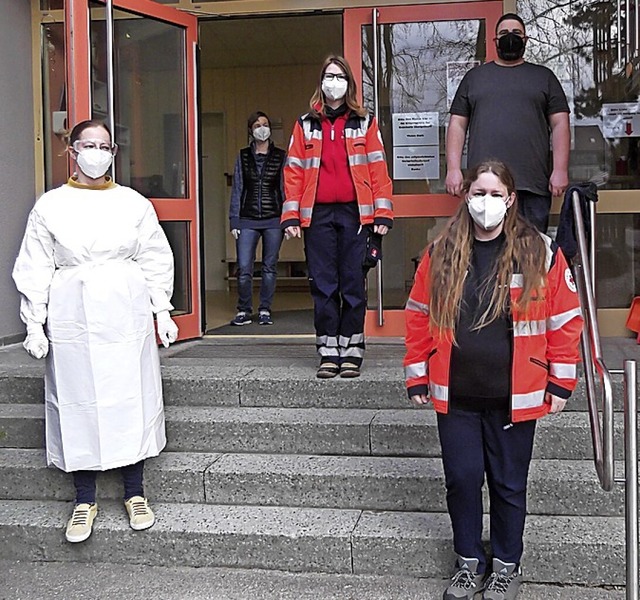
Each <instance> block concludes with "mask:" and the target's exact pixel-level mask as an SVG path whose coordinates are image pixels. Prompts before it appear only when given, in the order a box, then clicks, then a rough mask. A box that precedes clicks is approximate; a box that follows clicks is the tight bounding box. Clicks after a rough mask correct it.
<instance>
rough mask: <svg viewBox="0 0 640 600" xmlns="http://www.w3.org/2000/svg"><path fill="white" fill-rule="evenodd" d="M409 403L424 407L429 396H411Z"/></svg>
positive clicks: (427, 402)
mask: <svg viewBox="0 0 640 600" xmlns="http://www.w3.org/2000/svg"><path fill="white" fill-rule="evenodd" d="M411 402H413V403H414V404H415V405H416V406H424V405H425V404H429V396H428V394H416V395H415V396H411Z"/></svg>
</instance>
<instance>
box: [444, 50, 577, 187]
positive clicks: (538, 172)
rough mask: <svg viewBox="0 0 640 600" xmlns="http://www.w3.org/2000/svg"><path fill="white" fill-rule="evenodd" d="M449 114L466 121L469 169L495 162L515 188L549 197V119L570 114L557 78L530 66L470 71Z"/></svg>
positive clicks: (486, 66) (487, 65) (492, 66)
mask: <svg viewBox="0 0 640 600" xmlns="http://www.w3.org/2000/svg"><path fill="white" fill-rule="evenodd" d="M450 112H451V114H452V115H460V116H463V117H468V119H469V128H468V132H467V133H468V141H469V148H468V160H467V163H468V166H469V167H473V166H475V165H476V164H478V163H480V162H482V161H484V160H488V159H492V158H493V159H498V160H500V161H502V162H504V163H505V164H506V165H507V166H508V167H509V169H510V170H511V172H512V174H513V176H514V178H515V182H516V188H517V189H518V190H528V191H530V192H534V193H536V194H543V195H547V194H549V176H550V174H551V172H550V150H549V138H550V132H551V130H550V127H549V121H548V118H549V115H552V114H555V113H561V112H566V113H568V112H570V111H569V105H568V104H567V98H566V96H565V94H564V91H563V90H562V87H561V85H560V82H559V81H558V78H557V77H556V76H555V75H554V74H553V73H552V72H551V71H550V70H549V69H548V68H547V67H543V66H540V65H534V64H532V63H528V62H525V63H522V64H521V65H518V66H515V67H502V66H500V65H497V64H496V63H494V62H489V63H485V64H484V65H480V66H479V67H475V68H473V69H471V70H470V71H469V72H468V73H467V74H466V75H465V76H464V78H463V79H462V81H461V82H460V86H459V87H458V90H457V92H456V95H455V98H454V99H453V103H452V104H451V111H450Z"/></svg>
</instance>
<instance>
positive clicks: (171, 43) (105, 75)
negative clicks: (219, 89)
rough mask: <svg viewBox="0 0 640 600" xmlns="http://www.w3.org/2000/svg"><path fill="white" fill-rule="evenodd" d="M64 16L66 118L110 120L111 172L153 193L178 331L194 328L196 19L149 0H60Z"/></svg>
mask: <svg viewBox="0 0 640 600" xmlns="http://www.w3.org/2000/svg"><path fill="white" fill-rule="evenodd" d="M65 21H66V32H67V49H68V50H67V56H68V61H67V94H68V97H69V98H68V110H69V120H68V122H69V123H70V124H73V123H76V122H78V121H80V120H83V119H89V118H96V119H100V120H103V121H105V122H106V123H110V122H111V123H112V124H113V125H114V126H113V127H112V133H113V135H114V138H115V141H116V142H117V143H118V146H119V151H118V154H117V156H116V161H115V165H114V176H115V180H116V182H117V183H120V184H122V185H126V186H129V187H132V188H134V189H135V190H137V191H139V192H140V193H141V194H143V195H144V196H146V197H147V198H149V199H150V200H151V201H152V202H153V204H154V206H155V209H156V211H157V213H158V217H159V218H160V222H161V225H162V227H163V229H164V230H165V233H166V234H167V238H168V239H169V243H170V244H171V248H172V249H173V254H174V257H175V265H176V266H175V269H176V270H175V286H174V294H173V297H172V300H171V301H172V303H173V305H174V307H175V310H174V311H173V312H172V316H173V317H174V319H175V320H176V323H177V324H178V327H179V328H180V338H179V339H188V338H193V337H199V336H200V335H201V334H202V320H201V296H200V252H199V224H198V223H199V212H198V206H199V204H198V172H197V164H198V163H197V156H198V155H197V144H198V142H197V136H196V131H197V128H196V114H197V113H196V76H195V72H196V71H195V61H196V42H197V20H196V18H195V17H193V16H192V15H188V14H186V13H184V12H180V11H178V10H175V9H173V8H169V7H166V6H162V5H160V4H158V3H156V2H152V1H150V0H113V1H112V2H104V1H88V0H68V1H67V2H66V3H65Z"/></svg>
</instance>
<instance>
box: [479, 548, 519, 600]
mask: <svg viewBox="0 0 640 600" xmlns="http://www.w3.org/2000/svg"><path fill="white" fill-rule="evenodd" d="M521 583H522V569H521V568H520V566H519V565H517V564H515V563H505V562H502V561H501V560H499V559H497V558H494V559H493V572H492V573H491V575H489V578H488V579H487V585H486V587H485V590H484V594H483V595H482V597H483V599H484V600H515V598H516V596H517V595H518V590H519V589H520V584H521Z"/></svg>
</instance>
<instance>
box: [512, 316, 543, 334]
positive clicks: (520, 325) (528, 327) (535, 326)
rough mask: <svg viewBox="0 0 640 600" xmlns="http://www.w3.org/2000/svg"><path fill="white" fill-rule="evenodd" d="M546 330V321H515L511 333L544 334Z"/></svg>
mask: <svg viewBox="0 0 640 600" xmlns="http://www.w3.org/2000/svg"><path fill="white" fill-rule="evenodd" d="M546 331H547V322H546V321H543V320H542V321H516V322H515V323H514V324H513V335H514V336H515V337H520V336H529V335H544V333H546Z"/></svg>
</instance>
